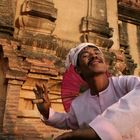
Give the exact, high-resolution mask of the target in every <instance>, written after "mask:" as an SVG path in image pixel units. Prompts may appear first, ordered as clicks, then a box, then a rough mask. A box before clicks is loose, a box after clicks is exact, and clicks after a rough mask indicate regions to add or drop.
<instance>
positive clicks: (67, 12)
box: [53, 0, 87, 42]
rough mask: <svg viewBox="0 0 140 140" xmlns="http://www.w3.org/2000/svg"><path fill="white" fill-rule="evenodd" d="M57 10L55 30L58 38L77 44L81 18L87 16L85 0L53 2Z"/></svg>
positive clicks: (59, 0) (56, 0) (58, 0)
mask: <svg viewBox="0 0 140 140" xmlns="http://www.w3.org/2000/svg"><path fill="white" fill-rule="evenodd" d="M54 3H55V7H56V8H57V9H58V13H57V20H56V28H55V30H54V32H53V34H54V35H56V36H58V37H59V38H62V39H66V40H71V41H76V42H79V39H80V31H79V26H80V23H81V18H82V17H84V16H86V15H87V0H82V1H81V0H76V1H75V0H70V1H66V0H54Z"/></svg>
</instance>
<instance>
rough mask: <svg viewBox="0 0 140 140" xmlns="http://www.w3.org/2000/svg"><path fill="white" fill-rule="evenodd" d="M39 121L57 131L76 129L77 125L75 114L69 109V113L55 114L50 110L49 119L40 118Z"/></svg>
mask: <svg viewBox="0 0 140 140" xmlns="http://www.w3.org/2000/svg"><path fill="white" fill-rule="evenodd" d="M41 120H42V121H43V122H44V123H45V124H46V125H50V126H53V127H55V128H59V129H73V130H74V129H77V128H78V124H77V120H76V116H75V113H74V111H73V109H72V108H71V110H70V112H69V113H59V112H55V111H54V110H53V109H52V108H50V113H49V118H48V119H46V118H45V117H43V116H41Z"/></svg>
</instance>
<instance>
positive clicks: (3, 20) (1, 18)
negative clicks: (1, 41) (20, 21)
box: [0, 0, 16, 38]
mask: <svg viewBox="0 0 140 140" xmlns="http://www.w3.org/2000/svg"><path fill="white" fill-rule="evenodd" d="M15 4H16V2H15V0H1V1H0V37H6V38H9V37H11V36H12V35H13V31H14V16H15V11H14V10H15Z"/></svg>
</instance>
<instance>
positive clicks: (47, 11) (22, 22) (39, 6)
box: [15, 0, 57, 40]
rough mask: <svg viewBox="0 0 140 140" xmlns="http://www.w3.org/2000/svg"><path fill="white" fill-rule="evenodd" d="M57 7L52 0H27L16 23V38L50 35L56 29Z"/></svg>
mask: <svg viewBox="0 0 140 140" xmlns="http://www.w3.org/2000/svg"><path fill="white" fill-rule="evenodd" d="M56 17H57V9H56V8H55V7H54V4H53V2H52V1H50V0H42V1H36V0H25V1H24V3H23V4H22V6H21V13H20V15H19V17H18V18H17V20H16V21H15V25H16V27H17V29H18V32H17V33H16V34H15V38H16V39H18V40H25V39H27V38H28V37H29V38H30V36H34V35H39V34H44V35H50V34H52V32H53V31H54V29H55V20H56Z"/></svg>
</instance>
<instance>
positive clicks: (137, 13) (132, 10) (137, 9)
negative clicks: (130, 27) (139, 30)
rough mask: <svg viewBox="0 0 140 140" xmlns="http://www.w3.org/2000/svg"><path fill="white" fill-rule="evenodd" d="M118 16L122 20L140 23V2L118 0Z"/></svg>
mask: <svg viewBox="0 0 140 140" xmlns="http://www.w3.org/2000/svg"><path fill="white" fill-rule="evenodd" d="M118 16H119V19H120V20H122V21H126V22H128V23H133V24H135V25H140V3H138V2H133V1H132V0H129V1H128V0H125V1H123V0H120V1H118Z"/></svg>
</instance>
